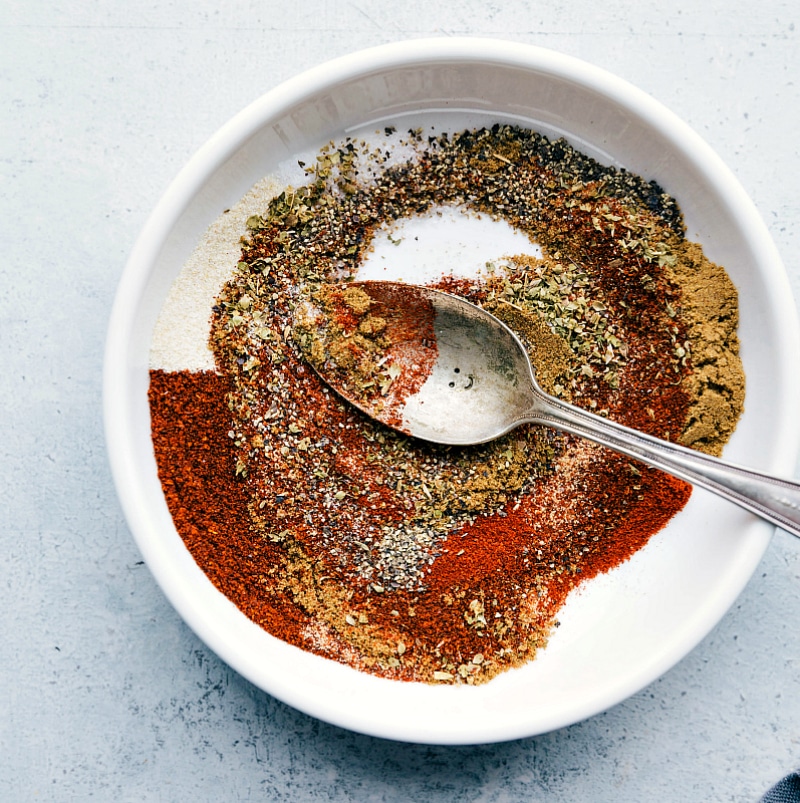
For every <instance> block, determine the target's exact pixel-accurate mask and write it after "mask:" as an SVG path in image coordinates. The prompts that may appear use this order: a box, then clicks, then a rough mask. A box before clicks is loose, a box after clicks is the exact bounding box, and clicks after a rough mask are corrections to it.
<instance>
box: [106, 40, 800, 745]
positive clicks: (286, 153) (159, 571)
mask: <svg viewBox="0 0 800 803" xmlns="http://www.w3.org/2000/svg"><path fill="white" fill-rule="evenodd" d="M428 120H431V121H437V122H439V123H442V124H448V123H451V124H455V123H460V122H461V121H467V122H469V123H474V124H486V123H489V124H491V123H493V122H497V121H500V122H503V121H508V122H517V123H520V124H523V125H526V126H529V127H531V128H535V129H537V130H539V131H541V132H542V133H544V134H548V135H551V136H562V135H563V136H565V137H566V138H567V139H568V140H569V141H570V142H571V143H572V144H574V145H576V146H577V147H578V148H580V149H581V150H583V151H584V152H586V153H588V154H590V155H592V156H594V157H596V158H597V159H599V160H600V161H602V162H604V163H607V164H614V165H618V166H624V167H625V168H627V169H629V170H632V171H634V172H637V173H639V174H641V175H643V176H645V177H646V178H648V179H655V180H656V181H658V182H659V183H660V184H661V185H662V186H663V187H664V188H665V189H666V190H667V191H668V192H669V193H671V194H672V195H673V196H675V197H676V198H677V199H678V201H679V203H680V205H681V207H682V209H683V211H684V214H685V218H686V222H687V227H688V236H689V238H690V239H693V240H696V241H699V242H700V243H702V245H703V246H704V248H705V251H706V253H707V255H708V256H709V257H710V258H711V259H712V260H714V261H717V262H720V263H722V264H723V265H725V267H726V268H727V270H728V272H729V274H730V275H731V277H732V279H733V280H734V282H735V283H736V285H737V287H738V288H739V291H740V305H741V325H740V337H741V340H742V356H743V360H744V364H745V370H746V372H747V379H748V385H747V397H746V411H745V414H744V416H743V418H742V421H741V423H740V425H739V427H738V429H737V431H736V433H735V435H734V437H733V439H732V440H731V442H730V443H729V445H728V448H727V449H726V453H725V456H726V458H727V459H729V460H732V461H735V462H740V463H745V464H749V465H752V466H756V467H760V468H762V469H766V470H770V471H772V472H775V473H784V474H786V473H789V472H791V471H792V470H793V468H794V461H795V457H796V454H797V444H798V427H797V423H796V416H795V415H794V412H795V410H796V403H797V399H798V386H797V379H796V377H797V376H798V375H799V374H800V372H798V370H797V365H796V362H797V358H796V354H797V353H798V351H800V349H798V335H797V324H796V320H795V311H794V306H793V304H792V302H791V295H790V292H789V288H788V282H787V280H786V277H785V274H784V272H783V269H782V266H781V263H780V260H779V257H778V255H777V253H776V250H775V248H774V246H773V244H772V242H771V240H770V238H769V235H768V233H767V231H766V229H765V227H764V225H763V223H762V221H761V219H760V218H759V216H758V214H757V212H756V211H755V209H754V207H753V205H752V204H751V202H750V201H749V200H748V198H747V197H746V195H745V194H744V192H743V190H742V188H741V187H740V186H739V184H738V183H737V181H736V180H735V179H734V178H733V176H732V174H731V173H730V172H729V171H728V169H727V168H726V167H725V166H724V165H723V164H722V162H721V161H720V160H719V158H718V157H717V156H716V155H715V154H714V153H713V152H712V151H711V150H710V149H709V148H708V146H707V145H706V144H705V143H704V142H703V141H702V140H701V139H700V138H699V137H697V136H696V135H695V134H694V133H693V132H692V131H691V130H690V129H689V128H688V127H687V126H685V125H684V124H683V123H681V122H680V121H679V120H678V119H677V118H676V117H675V116H674V115H672V114H671V113H670V112H668V111H667V110H666V109H664V108H663V107H662V106H660V105H659V104H658V103H656V102H655V101H654V100H652V99H651V98H650V97H649V96H647V95H645V94H644V93H642V92H640V91H638V90H636V89H634V88H633V87H631V86H630V85H629V84H627V83H625V82H623V81H621V80H619V79H617V78H615V77H613V76H611V75H609V74H607V73H605V72H603V71H601V70H598V69H596V68H594V67H591V66H589V65H587V64H585V63H582V62H580V61H576V60H575V59H572V58H568V57H565V56H562V55H559V54H556V53H553V52H549V51H545V50H541V49H537V48H533V47H528V46H521V45H515V44H512V43H509V42H495V41H491V40H474V39H471V40H452V39H448V40H445V39H439V40H428V41H419V42H404V43H400V44H397V45H389V46H384V47H381V48H376V49H373V50H369V51H364V52H361V53H357V54H355V55H353V56H349V57H346V58H343V59H340V60H337V61H335V62H332V63H329V64H326V65H323V66H322V67H319V68H317V69H314V70H311V71H310V72H308V73H305V74H303V75H301V76H299V77H297V78H295V79H293V80H290V81H289V82H287V83H285V84H283V85H281V86H280V87H278V88H276V89H274V90H272V91H271V92H269V93H268V94H267V95H265V96H264V97H262V98H260V99H259V100H258V101H256V102H255V103H254V104H252V105H251V106H250V107H248V108H246V109H245V110H244V111H242V112H241V113H240V114H239V115H237V117H235V118H234V119H233V120H232V121H231V122H230V123H229V124H227V125H226V126H225V127H224V128H223V129H222V130H220V131H219V132H218V133H217V134H216V135H215V136H214V137H213V138H212V139H211V140H210V141H209V142H208V143H207V144H206V145H205V146H204V147H203V148H202V149H201V150H200V151H199V152H198V153H197V155H196V156H195V157H194V158H193V159H192V160H191V162H190V163H189V164H188V165H187V166H186V168H185V169H184V170H183V171H182V172H181V173H180V174H179V176H178V177H177V178H176V180H175V181H174V182H173V184H172V185H171V186H170V188H169V189H168V191H167V193H166V194H165V195H164V197H163V198H162V199H161V201H160V203H159V204H158V206H157V208H156V210H155V211H154V212H153V215H152V216H151V218H150V219H149V221H148V223H147V225H146V226H145V228H144V230H143V232H142V234H141V236H140V238H139V240H138V242H137V244H136V246H135V249H134V251H133V252H132V254H131V257H130V260H129V263H128V265H127V267H126V269H125V271H124V275H123V277H122V280H121V283H120V287H119V291H118V296H117V299H116V303H115V306H114V309H113V312H112V317H111V323H110V328H109V335H108V343H107V352H106V363H105V387H104V393H105V399H104V404H105V420H106V434H107V441H108V449H109V454H110V459H111V465H112V470H113V474H114V478H115V482H116V484H117V488H118V492H119V496H120V499H121V502H122V505H123V508H124V511H125V514H126V517H127V519H128V521H129V524H130V527H131V530H132V531H133V534H134V536H135V538H136V541H137V543H138V545H139V547H140V549H141V551H142V554H143V556H144V558H145V560H146V562H147V564H148V566H149V567H150V569H151V571H152V572H153V574H154V575H155V577H156V579H157V581H158V582H159V584H160V585H161V587H162V588H163V590H164V592H165V594H166V595H167V597H168V598H169V600H170V601H171V603H172V604H173V605H174V606H175V607H176V609H177V610H178V611H179V612H180V614H181V615H182V616H183V618H184V619H185V620H186V622H187V623H188V624H189V625H190V626H191V627H192V628H193V629H194V630H195V632H196V633H197V634H198V635H199V637H200V638H201V639H203V640H204V641H205V642H206V643H207V644H208V645H209V646H210V647H211V648H212V649H213V650H214V651H215V652H216V653H217V654H218V655H219V656H220V657H221V658H222V659H224V660H225V661H226V662H228V663H229V664H230V665H231V666H232V667H234V668H235V669H236V670H238V671H239V672H240V673H241V674H242V675H244V676H245V677H247V678H248V679H249V680H250V681H252V682H253V683H254V684H256V685H257V686H259V687H260V688H262V689H264V690H266V691H267V692H269V693H270V694H273V695H275V696H276V697H278V698H280V699H282V700H283V701H285V702H287V703H289V704H290V705H292V706H295V707H296V708H298V709H301V710H303V711H305V712H307V713H309V714H312V715H314V716H316V717H319V718H322V719H324V720H327V721H330V722H333V723H335V724H338V725H341V726H343V727H346V728H350V729H354V730H357V731H361V732H364V733H370V734H374V735H379V736H384V737H389V738H395V739H402V740H408V741H417V742H429V743H441V744H445V743H451V744H455V743H480V742H491V741H498V740H504V739H512V738H517V737H522V736H528V735H533V734H537V733H542V732H546V731H549V730H552V729H555V728H559V727H563V726H565V725H568V724H571V723H573V722H576V721H578V720H580V719H582V718H585V717H587V716H590V715H592V714H595V713H597V712H599V711H602V710H604V709H606V708H607V707H609V706H611V705H613V704H615V703H617V702H619V701H621V700H622V699H624V698H625V697H627V696H629V695H631V694H633V693H635V692H636V691H638V690H639V689H641V688H642V687H644V686H645V685H646V684H648V683H649V682H651V681H652V680H654V679H655V678H657V677H658V676H659V675H660V674H662V673H663V672H664V671H666V670H667V669H669V668H670V667H671V666H672V665H674V664H675V663H676V662H677V661H678V660H680V659H681V658H682V657H683V656H684V655H686V653H687V652H689V651H690V650H691V649H692V648H693V647H694V646H695V645H696V644H697V643H698V642H699V641H700V640H701V639H702V638H703V637H704V636H705V635H706V634H707V633H708V632H709V631H710V629H711V628H712V627H713V626H714V625H715V624H716V623H717V622H718V621H719V620H720V618H721V617H722V616H723V615H724V613H725V611H726V610H727V609H728V608H729V607H730V605H731V604H732V603H733V601H734V600H735V598H736V596H737V595H738V594H739V592H740V591H741V589H742V588H743V586H744V585H745V583H746V582H747V580H748V579H749V577H750V576H751V574H752V572H753V571H754V569H755V567H756V565H757V563H758V561H759V559H760V557H761V556H762V554H763V551H764V549H765V548H766V546H767V544H768V541H769V537H770V534H771V528H770V527H768V526H767V525H765V524H763V523H761V522H760V521H758V520H756V519H754V518H753V517H752V516H750V515H748V514H745V513H744V512H742V511H740V510H738V509H737V508H735V507H732V506H731V505H729V504H726V503H724V502H721V501H719V500H717V499H716V498H714V497H711V496H710V495H708V494H706V493H703V492H700V491H695V493H694V494H693V496H692V499H691V501H690V503H689V505H688V506H687V508H686V509H685V510H684V511H683V512H682V513H681V514H680V515H679V516H677V517H676V518H675V519H674V520H673V521H672V523H671V524H670V525H669V526H668V527H667V528H666V529H665V530H664V531H662V532H661V533H660V534H658V535H657V536H656V537H654V538H653V539H652V540H651V542H650V544H648V546H647V547H646V548H645V549H644V550H642V551H641V552H639V553H638V554H637V555H636V556H635V557H634V558H633V559H632V560H631V561H629V562H628V563H627V564H625V565H624V566H622V567H620V568H619V569H618V570H615V571H614V572H612V573H610V574H609V575H606V576H603V577H601V578H599V579H597V580H595V581H592V582H591V583H589V584H588V585H587V587H586V588H585V589H582V590H581V591H580V592H579V593H577V594H575V595H574V596H573V597H572V598H571V599H570V601H569V602H568V604H567V606H566V608H565V610H564V612H563V616H562V617H561V623H562V626H561V627H560V628H559V629H558V631H557V633H556V635H555V636H554V638H553V639H552V641H551V643H550V645H549V646H548V648H547V649H546V650H545V651H544V652H543V653H542V654H541V656H540V657H539V658H537V660H536V661H534V662H532V663H531V664H529V665H527V666H525V667H523V668H521V669H518V670H514V671H511V672H507V673H505V674H504V675H502V676H500V677H498V678H496V679H495V680H493V681H491V682H490V683H488V684H486V685H483V686H479V687H466V686H465V687H434V686H426V685H422V684H408V683H398V682H393V681H389V680H383V679H380V678H376V677H372V676H369V675H365V674H362V673H359V672H356V671H354V670H352V669H349V668H347V667H345V666H342V665H339V664H337V663H334V662H331V661H328V660H325V659H322V658H319V657H316V656H314V655H312V654H310V653H306V652H303V651H301V650H298V649H296V648H294V647H290V646H288V645H286V644H284V643H282V642H280V641H278V640H276V639H275V638H273V637H272V636H270V635H268V634H267V633H265V632H264V631H262V630H261V629H260V628H259V627H257V626H256V625H254V624H252V623H251V622H250V621H248V620H247V619H246V618H245V617H244V616H243V615H242V614H241V613H239V611H238V610H237V609H236V608H235V607H234V606H233V605H232V604H231V603H230V602H229V601H228V600H227V599H226V598H225V597H223V596H222V595H221V594H220V593H219V592H217V591H216V590H215V589H214V588H213V586H212V585H211V583H210V582H209V581H208V580H207V579H206V577H205V575H204V574H203V573H202V572H201V571H200V569H199V568H198V567H197V566H196V564H195V563H194V561H193V559H192V558H191V556H190V555H189V553H188V552H187V550H186V549H185V548H184V546H183V543H182V541H181V539H180V537H179V536H178V534H177V532H176V530H175V528H174V526H173V524H172V520H171V518H170V515H169V512H168V510H167V507H166V504H165V501H164V497H163V495H162V491H161V487H160V484H159V481H158V477H157V474H156V465H155V460H154V455H153V449H152V446H151V441H150V432H149V425H150V419H149V411H148V404H147V387H148V350H149V345H150V340H151V336H152V331H153V327H154V324H155V321H156V318H157V315H158V312H159V309H160V307H161V305H162V303H163V301H164V298H165V296H166V293H167V291H168V289H169V287H170V285H171V283H172V282H173V280H174V279H175V277H176V275H177V274H178V272H179V270H180V268H181V266H182V264H183V262H184V260H185V259H186V257H187V256H188V255H189V253H190V252H191V250H192V249H193V247H194V245H195V244H196V242H197V240H198V238H199V237H200V236H201V234H202V233H203V232H204V230H205V229H206V228H207V227H208V225H209V224H210V223H211V222H212V221H213V220H214V219H215V218H216V217H217V216H218V215H219V214H220V213H221V212H222V210H224V209H225V208H227V207H230V206H231V205H233V204H234V203H235V202H236V201H237V200H238V199H239V198H240V197H241V196H242V195H243V194H244V193H245V192H246V191H247V190H248V189H249V188H250V187H251V185H252V184H253V183H254V182H256V181H257V180H258V179H260V178H262V177H263V176H265V175H267V174H270V173H272V172H274V171H275V170H276V169H277V168H278V166H279V165H280V164H281V163H284V162H286V160H288V159H291V158H292V156H293V155H294V154H297V153H298V152H302V151H307V150H309V149H314V148H316V147H318V146H320V145H322V144H324V143H325V142H327V141H328V140H330V139H332V138H337V137H341V136H342V135H345V134H347V133H348V132H351V131H357V130H360V129H364V128H365V126H376V127H377V126H383V125H389V124H398V125H404V124H405V123H414V122H425V121H428Z"/></svg>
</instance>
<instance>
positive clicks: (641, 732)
mask: <svg viewBox="0 0 800 803" xmlns="http://www.w3.org/2000/svg"><path fill="white" fill-rule="evenodd" d="M612 5H613V7H612ZM798 17H800V14H798V12H797V6H796V4H794V3H790V2H783V1H782V0H766V1H765V2H763V3H760V4H755V3H751V2H739V1H738V0H734V1H732V2H720V1H719V0H709V1H708V2H703V3H696V2H689V0H686V2H677V3H674V2H657V1H656V0H624V2H620V3H616V4H603V3H595V2H590V1H589V0H580V1H578V0H576V2H572V3H567V2H559V1H558V0H554V2H550V3H547V4H544V3H541V4H533V3H528V2H522V1H521V0H507V1H506V2H502V3H501V2H472V0H461V2H453V0H440V2H437V3H431V2H422V0H408V2H406V3H404V4H394V3H392V4H390V3H381V2H378V0H357V2H350V3H341V4H340V3H333V2H330V0H306V1H305V2H304V3H283V2H281V3H278V2H275V0H267V2H261V3H258V2H256V1H255V0H237V1H236V2H230V3H228V4H225V6H224V8H223V4H215V3H211V2H208V0H193V2H188V0H172V2H161V3H156V2H148V3H128V2H124V1H123V0H116V2H114V1H113V0H108V1H107V2H103V0H83V2H73V3H56V2H54V1H53V0H50V1H48V0H34V1H33V2H22V0H19V1H18V2H15V1H14V0H5V2H3V3H2V4H0V121H2V122H0V243H2V248H1V249H0V275H1V276H2V281H0V321H1V323H0V326H1V327H2V329H0V332H1V333H0V355H1V356H0V360H1V362H0V365H2V378H1V379H0V398H1V399H2V411H3V414H2V417H0V434H1V435H2V438H1V440H0V442H1V443H2V446H0V454H2V462H1V464H2V472H3V475H2V482H0V522H2V530H1V531H2V535H3V539H4V541H3V553H4V555H3V561H2V569H0V580H1V581H0V625H1V626H2V634H3V637H2V639H1V640H0V690H1V691H0V695H1V696H0V756H1V757H0V799H2V800H4V801H5V800H8V801H28V800H58V801H61V800H83V799H87V798H94V799H99V800H115V801H129V800H130V801H134V800H135V801H140V800H275V801H283V800H286V801H323V800H325V801H327V800H337V801H339V800H340V801H349V800H359V801H395V800H409V801H412V800H413V801H423V800H424V801H478V800H480V801H492V802H493V803H499V802H500V801H517V800H520V801H521V800H545V799H546V800H551V801H576V800H577V801H580V800H587V801H620V800H622V801H639V800H643V799H651V798H652V799H658V800H675V801H708V800H724V801H727V800H737V801H739V800H741V801H747V800H756V799H757V798H758V797H759V795H760V794H762V793H763V792H764V791H765V790H766V788H767V787H768V786H770V785H771V784H772V783H773V782H774V781H776V780H777V779H778V778H779V777H780V776H781V775H783V774H784V773H785V772H787V771H789V770H791V769H793V768H795V767H798V766H800V634H799V632H800V631H799V629H798V622H800V542H798V541H796V540H795V539H793V538H791V537H790V536H788V535H786V534H785V533H780V532H779V533H777V535H776V537H775V539H774V541H773V543H772V545H771V546H770V548H769V550H768V552H767V555H766V557H765V558H764V561H763V563H762V565H761V567H760V569H759V571H758V572H757V573H756V575H755V576H754V578H753V580H752V581H751V583H750V584H749V586H748V588H747V589H746V591H745V592H744V594H743V595H742V596H741V598H740V599H739V601H738V602H737V604H736V605H735V607H734V608H733V609H732V610H731V611H730V613H729V614H728V615H727V616H726V617H725V619H724V620H723V621H722V623H721V624H720V625H719V627H718V628H717V629H716V630H715V631H714V632H713V633H712V634H711V635H710V636H709V637H708V638H707V639H706V640H705V641H704V642H703V643H702V644H701V645H700V647H699V648H698V649H696V650H695V651H694V652H693V653H692V654H691V655H690V656H688V657H687V658H686V659H685V660H684V661H682V662H681V663H680V664H679V665H678V666H677V667H675V668H674V669H673V670H672V671H671V672H669V673H668V674H667V675H666V676H665V677H663V678H662V679H661V680H660V681H658V682H657V683H655V684H653V685H652V686H650V687H649V688H647V689H645V690H644V691H642V692H641V693H640V694H637V695H636V696H634V697H633V698H631V699H629V700H627V701H626V702H624V703H622V704H620V705H618V706H617V707H616V708H614V709H613V710H611V711H609V712H607V713H606V714H603V715H601V716H597V717H595V718H593V719H591V720H589V721H586V722H583V723H581V724H578V725H575V726H573V727H571V728H568V729H565V730H563V731H560V732H557V733H552V734H549V735H546V736H542V737H539V738H535V739H528V740H523V741H518V742H513V743H510V744H501V745H493V746H484V747H474V748H432V747H420V746H414V745H397V744H393V743H388V742H382V741H380V740H376V739H372V738H368V737H363V736H359V735H355V734H352V733H348V732H345V731H342V730H339V729H337V728H335V727H331V726H328V725H326V724H323V723H320V722H317V721H315V720H312V719H310V718H308V717H306V716H304V715H301V714H298V713H296V712H295V711H293V710H291V709H289V708H287V707H286V706H284V705H283V704H281V703H279V702H277V701H275V700H274V699H271V698H270V697H268V696H266V695H265V694H263V693H261V692H260V691H258V690H257V689H254V688H253V687H252V686H250V685H249V684H248V683H247V682H246V681H244V680H242V679H241V678H240V677H239V676H237V675H236V674H235V673H234V672H232V671H231V670H230V669H228V668H227V667H226V666H225V665H224V664H222V663H221V662H220V661H219V660H218V659H217V658H216V657H215V656H214V655H213V654H211V653H210V652H209V651H208V650H207V649H206V648H205V647H204V645H203V644H202V643H200V642H199V641H198V639H197V638H196V637H195V636H194V635H193V634H192V633H191V632H190V631H189V630H188V629H187V628H186V626H185V625H184V624H183V623H182V622H181V620H180V619H179V618H178V617H177V615H176V614H175V613H174V611H173V610H172V609H171V608H170V607H169V605H168V604H167V603H166V601H165V599H164V597H163V596H162V594H161V592H160V591H159V589H158V588H157V587H156V585H155V583H154V582H153V580H152V578H151V576H150V574H149V573H148V571H147V569H146V568H145V567H144V566H142V565H141V564H140V557H139V554H138V552H137V550H136V547H135V545H134V543H133V540H132V538H131V536H130V534H129V532H128V529H127V527H126V524H125V522H124V520H123V518H122V516H121V513H120V510H119V507H118V505H117V502H116V498H115V493H114V489H113V486H112V482H111V478H110V475H109V470H108V467H107V463H106V457H105V452H104V443H103V435H102V431H101V398H100V387H101V369H102V365H101V360H102V349H103V340H104V335H105V329H106V325H107V317H108V312H109V308H110V304H111V301H112V298H113V294H114V290H115V286H116V283H117V280H118V278H119V276H120V273H121V271H122V268H123V265H124V261H125V259H126V256H127V254H128V252H129V250H130V248H131V246H132V244H133V241H134V239H135V237H136V235H137V233H138V231H139V229H140V227H141V226H142V224H143V223H144V221H145V219H146V217H147V215H148V214H149V212H150V210H151V209H152V207H153V206H154V204H155V203H156V201H157V199H158V197H159V195H160V193H161V192H162V191H163V190H164V188H165V187H166V185H167V184H168V183H169V181H170V180H171V178H172V177H173V176H174V175H175V173H176V172H177V171H178V170H179V169H180V167H181V166H182V165H183V164H184V163H185V161H186V160H187V159H188V158H189V156H190V155H191V154H192V153H193V152H194V151H195V150H196V149H197V148H198V147H199V146H200V145H201V144H202V143H203V142H204V141H205V140H206V139H207V137H208V136H210V135H211V134H212V133H213V132H214V131H215V130H216V129H217V128H218V127H219V126H220V125H221V124H222V123H224V122H225V121H226V120H227V119H228V118H229V117H231V116H232V115H233V114H234V113H235V112H237V111H238V110H239V109H240V108H241V107H242V106H244V105H245V104H246V103H248V102H249V101H251V100H252V99H254V98H255V97H257V96H258V95H260V94H261V93H262V92H264V91H266V90H268V89H270V88H271V87H272V86H274V85H275V84H277V83H278V82H280V81H281V80H283V79H285V78H288V77H290V76H291V75H293V74H295V73H297V72H299V71H301V70H302V69H304V68H307V67H310V66H313V65H315V64H317V63H319V62H321V61H323V60H325V59H328V58H331V57H334V56H337V55H341V54H344V53H346V52H349V51H351V50H354V49H359V48H362V47H365V46H369V45H375V44H380V43H383V42H388V41H394V40H398V39H404V38H410V37H416V36H425V35H436V36H447V35H463V34H476V35H489V36H498V37H504V38H508V39H513V40H516V41H524V42H529V43H533V44H538V45H542V46H546V47H551V48H554V49H558V50H562V51H564V52H567V53H570V54H573V55H577V56H580V57H582V58H585V59H587V60H589V61H592V62H594V63H596V64H598V65H600V66H602V67H605V68H607V69H610V70H612V71H614V72H616V73H618V74H620V75H622V76H623V77H625V78H627V79H628V80H630V81H632V82H633V83H635V84H637V85H638V86H639V87H641V88H643V89H645V90H647V91H649V92H650V93H651V94H653V95H654V96H655V97H656V98H658V99H659V100H660V101H662V102H663V103H665V104H666V105H667V106H668V107H670V108H671V109H672V110H674V111H675V112H677V113H678V114H679V115H680V116H681V117H683V118H684V119H686V120H687V121H688V122H689V123H690V124H691V125H693V126H694V127H695V128H696V129H697V130H698V131H699V132H700V133H701V134H702V135H703V136H704V137H705V138H706V139H707V140H708V141H709V142H710V143H711V145H712V146H713V147H714V148H715V149H716V150H717V151H718V152H719V153H720V155H721V156H722V157H723V158H724V159H725V160H726V162H727V163H728V164H729V165H730V166H731V167H732V168H733V170H734V172H735V173H736V174H737V175H738V176H739V178H740V179H741V181H742V182H743V184H744V186H745V188H746V189H747V191H748V192H749V193H750V194H751V196H752V198H753V199H754V201H755V202H756V205H757V206H758V207H759V209H760V210H761V212H762V214H763V216H764V218H765V220H766V222H767V224H768V226H769V227H770V229H771V231H772V234H773V236H774V237H775V240H776V242H777V244H778V247H779V249H780V251H781V253H782V255H783V257H784V260H785V262H786V265H787V269H788V270H789V272H790V276H791V280H792V285H793V289H794V292H795V295H796V297H798V296H800V260H798V257H797V251H798V247H799V246H800V236H799V235H800V223H798V215H799V214H800V189H799V187H800V183H798V179H797V175H798V173H800V153H799V152H798V141H799V140H798V135H797V129H798V123H800V85H799V84H798V82H800V33H799V32H798V30H797V26H798V25H800V19H798Z"/></svg>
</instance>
